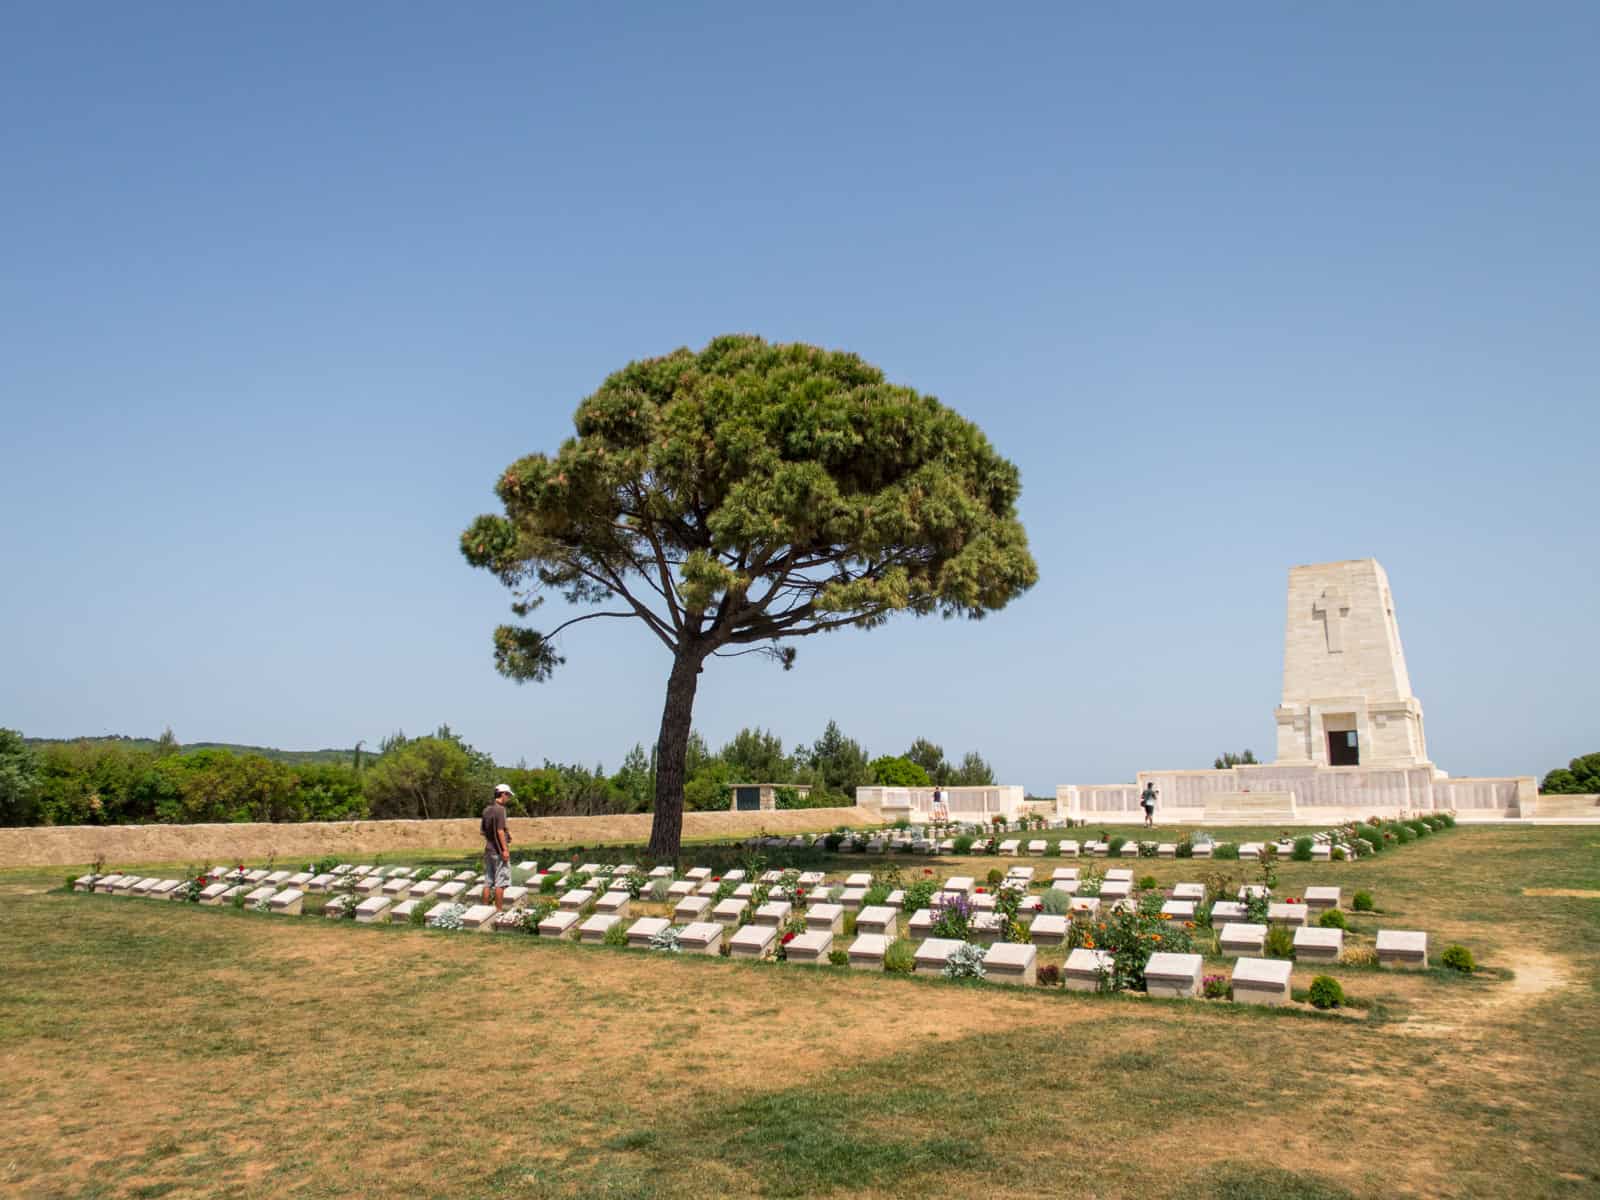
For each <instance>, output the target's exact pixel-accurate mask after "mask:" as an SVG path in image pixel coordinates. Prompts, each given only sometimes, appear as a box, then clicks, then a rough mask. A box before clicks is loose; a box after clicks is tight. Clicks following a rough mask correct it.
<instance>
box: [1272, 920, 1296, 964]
mask: <svg viewBox="0 0 1600 1200" xmlns="http://www.w3.org/2000/svg"><path fill="white" fill-rule="evenodd" d="M1266 954H1267V957H1268V958H1293V957H1294V931H1293V930H1291V929H1289V928H1287V927H1285V926H1283V925H1271V926H1268V928H1267V941H1266Z"/></svg>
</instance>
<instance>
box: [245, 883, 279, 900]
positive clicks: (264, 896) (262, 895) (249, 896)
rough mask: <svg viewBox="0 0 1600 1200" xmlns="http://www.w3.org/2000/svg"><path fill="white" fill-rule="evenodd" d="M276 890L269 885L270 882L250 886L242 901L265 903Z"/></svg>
mask: <svg viewBox="0 0 1600 1200" xmlns="http://www.w3.org/2000/svg"><path fill="white" fill-rule="evenodd" d="M277 890H278V889H277V888H275V887H273V886H271V885H270V884H265V883H264V884H262V885H261V886H260V887H257V888H251V889H250V891H249V892H248V893H246V895H245V898H244V902H245V903H246V904H265V903H266V902H267V901H268V900H271V899H272V897H273V895H274V894H275V893H276V892H277Z"/></svg>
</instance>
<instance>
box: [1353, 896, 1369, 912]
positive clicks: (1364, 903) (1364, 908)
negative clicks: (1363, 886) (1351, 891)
mask: <svg viewBox="0 0 1600 1200" xmlns="http://www.w3.org/2000/svg"><path fill="white" fill-rule="evenodd" d="M1350 908H1351V910H1352V911H1354V912H1372V911H1373V907H1372V893H1371V892H1367V891H1361V892H1357V893H1356V894H1355V895H1354V896H1352V897H1351V898H1350Z"/></svg>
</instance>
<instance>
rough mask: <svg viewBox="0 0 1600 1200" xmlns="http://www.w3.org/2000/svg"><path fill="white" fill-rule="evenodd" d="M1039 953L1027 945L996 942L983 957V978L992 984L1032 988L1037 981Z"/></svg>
mask: <svg viewBox="0 0 1600 1200" xmlns="http://www.w3.org/2000/svg"><path fill="white" fill-rule="evenodd" d="M1038 962H1039V952H1038V951H1037V950H1035V949H1034V948H1033V947H1032V946H1030V945H1028V944H1027V943H1018V942H996V943H995V944H994V945H992V946H990V947H989V949H988V951H987V952H985V954H984V956H983V969H984V973H985V977H986V978H988V979H989V980H990V981H991V982H993V983H1009V984H1019V985H1026V986H1028V987H1032V986H1033V985H1034V984H1035V983H1037V982H1038V981H1039V979H1038Z"/></svg>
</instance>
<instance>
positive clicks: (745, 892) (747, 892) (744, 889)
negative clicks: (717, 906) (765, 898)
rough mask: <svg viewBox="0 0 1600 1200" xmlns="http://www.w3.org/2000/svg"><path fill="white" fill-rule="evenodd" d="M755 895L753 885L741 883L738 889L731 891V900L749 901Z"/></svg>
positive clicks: (754, 886)
mask: <svg viewBox="0 0 1600 1200" xmlns="http://www.w3.org/2000/svg"><path fill="white" fill-rule="evenodd" d="M755 894H756V885H755V884H753V883H741V884H740V885H739V886H738V887H736V888H734V889H733V898H734V899H735V900H749V899H751V898H753V897H754V896H755Z"/></svg>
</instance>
